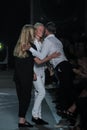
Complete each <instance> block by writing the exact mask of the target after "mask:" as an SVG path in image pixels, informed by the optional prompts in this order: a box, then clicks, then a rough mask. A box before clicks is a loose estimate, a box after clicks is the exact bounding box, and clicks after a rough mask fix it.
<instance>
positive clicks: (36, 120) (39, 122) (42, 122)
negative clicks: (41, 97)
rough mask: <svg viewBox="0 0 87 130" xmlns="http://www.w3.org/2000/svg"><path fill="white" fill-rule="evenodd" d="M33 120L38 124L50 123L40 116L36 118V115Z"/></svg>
mask: <svg viewBox="0 0 87 130" xmlns="http://www.w3.org/2000/svg"><path fill="white" fill-rule="evenodd" d="M32 121H33V122H34V123H36V124H37V125H47V124H48V122H46V121H44V120H42V119H40V118H38V119H35V118H34V117H32Z"/></svg>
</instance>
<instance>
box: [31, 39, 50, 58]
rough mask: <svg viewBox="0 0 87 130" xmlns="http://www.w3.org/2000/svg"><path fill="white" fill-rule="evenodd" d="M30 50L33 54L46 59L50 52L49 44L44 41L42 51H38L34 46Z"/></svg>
mask: <svg viewBox="0 0 87 130" xmlns="http://www.w3.org/2000/svg"><path fill="white" fill-rule="evenodd" d="M29 51H30V52H31V53H32V55H33V56H36V57H38V58H40V59H44V58H45V57H46V56H47V55H48V53H49V46H48V43H46V41H44V42H43V46H42V50H41V52H38V51H36V50H35V49H34V48H33V47H31V48H30V49H29Z"/></svg>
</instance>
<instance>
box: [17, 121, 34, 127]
mask: <svg viewBox="0 0 87 130" xmlns="http://www.w3.org/2000/svg"><path fill="white" fill-rule="evenodd" d="M18 127H33V125H31V124H30V123H29V122H27V121H26V122H25V123H18Z"/></svg>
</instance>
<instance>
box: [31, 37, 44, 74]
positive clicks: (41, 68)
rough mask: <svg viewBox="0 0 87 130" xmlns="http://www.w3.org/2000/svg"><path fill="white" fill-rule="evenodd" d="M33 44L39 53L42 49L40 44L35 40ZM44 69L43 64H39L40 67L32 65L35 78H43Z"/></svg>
mask: <svg viewBox="0 0 87 130" xmlns="http://www.w3.org/2000/svg"><path fill="white" fill-rule="evenodd" d="M34 44H35V46H36V48H37V51H38V52H40V51H41V48H42V43H41V42H39V41H38V40H37V39H35V41H34ZM44 69H45V67H44V65H43V64H41V65H38V64H36V63H35V64H34V72H35V73H36V75H37V76H43V74H44Z"/></svg>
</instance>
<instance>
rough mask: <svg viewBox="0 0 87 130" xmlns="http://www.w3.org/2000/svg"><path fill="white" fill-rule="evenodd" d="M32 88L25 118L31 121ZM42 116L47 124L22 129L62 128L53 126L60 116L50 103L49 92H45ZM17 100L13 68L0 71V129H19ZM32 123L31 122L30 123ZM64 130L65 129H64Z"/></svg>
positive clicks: (61, 129) (56, 129) (48, 129)
mask: <svg viewBox="0 0 87 130" xmlns="http://www.w3.org/2000/svg"><path fill="white" fill-rule="evenodd" d="M33 101H34V97H33V90H32V99H31V103H30V107H29V110H28V113H27V116H26V118H27V120H28V121H29V122H31V123H32V121H31V110H32V106H33ZM42 105H43V107H42V116H43V119H45V120H46V121H48V122H49V125H44V126H36V125H34V127H33V128H29V129H25V128H24V129H22V130H63V128H55V124H56V123H58V121H59V120H60V117H59V116H58V115H57V114H56V110H55V106H54V104H53V103H52V99H51V96H50V94H49V93H48V92H47V94H46V98H45V100H44V101H43V104H42ZM17 123H18V100H17V96H16V91H15V84H14V82H13V70H6V71H0V130H19V129H18V126H17ZM32 124H33V123H32ZM64 130H65V129H64Z"/></svg>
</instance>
